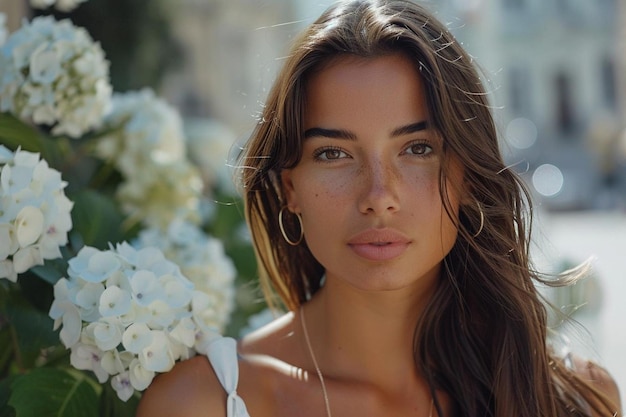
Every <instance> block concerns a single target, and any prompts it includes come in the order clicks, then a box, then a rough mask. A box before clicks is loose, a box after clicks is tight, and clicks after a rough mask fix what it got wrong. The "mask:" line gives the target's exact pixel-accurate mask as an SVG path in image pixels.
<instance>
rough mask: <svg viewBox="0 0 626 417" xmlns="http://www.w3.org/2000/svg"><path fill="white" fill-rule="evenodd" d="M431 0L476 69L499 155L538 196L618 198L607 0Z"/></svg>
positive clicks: (559, 203)
mask: <svg viewBox="0 0 626 417" xmlns="http://www.w3.org/2000/svg"><path fill="white" fill-rule="evenodd" d="M619 1H620V2H621V1H622V0H619ZM432 3H433V9H435V10H437V11H438V13H439V14H440V16H439V17H440V18H442V20H444V21H447V22H448V23H449V26H450V28H451V30H452V31H453V32H454V33H455V34H456V35H457V37H458V39H459V40H460V41H462V42H463V43H464V46H465V47H466V49H467V50H468V51H469V52H470V53H471V54H472V55H473V56H474V57H476V60H477V62H478V63H479V64H480V65H481V67H482V68H483V69H484V74H485V80H486V82H487V85H488V87H489V88H490V90H491V91H492V93H493V104H494V107H495V109H496V110H495V114H496V117H497V119H498V122H499V126H500V128H501V134H502V138H503V149H504V152H505V154H506V158H507V162H508V163H510V164H517V165H516V169H517V170H518V171H520V172H522V173H524V176H525V177H526V178H527V180H528V182H529V183H530V184H531V188H532V189H533V190H534V191H536V193H537V197H538V200H539V201H540V202H541V203H542V205H543V206H544V207H545V208H548V209H568V210H571V209H591V208H616V207H619V206H622V207H623V206H624V204H625V203H626V201H625V200H624V198H623V195H626V178H624V175H625V174H626V171H625V170H624V168H625V162H626V155H622V154H620V153H619V152H618V148H619V147H620V143H619V132H620V131H621V129H620V128H621V126H620V124H621V117H620V110H619V107H620V106H619V101H620V98H619V94H618V74H620V72H619V71H618V66H619V60H620V59H623V55H624V53H623V49H618V47H617V42H616V40H617V36H618V35H617V30H618V22H617V16H618V13H617V9H618V3H617V1H616V0H597V1H594V2H588V1H585V0H471V1H461V0H439V1H434V2H432ZM620 51H621V52H620ZM621 74H623V72H621Z"/></svg>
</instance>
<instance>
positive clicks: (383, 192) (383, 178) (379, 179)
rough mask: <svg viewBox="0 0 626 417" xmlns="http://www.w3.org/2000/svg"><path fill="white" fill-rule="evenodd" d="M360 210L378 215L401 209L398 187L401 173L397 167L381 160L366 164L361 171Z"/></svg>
mask: <svg viewBox="0 0 626 417" xmlns="http://www.w3.org/2000/svg"><path fill="white" fill-rule="evenodd" d="M359 180H360V183H361V184H360V187H361V189H360V196H359V202H358V206H359V211H360V212H362V213H364V214H369V213H372V214H374V215H377V216H381V215H384V214H391V213H394V212H396V211H398V210H399V209H400V199H399V195H398V187H399V183H400V175H399V172H398V169H397V167H394V166H393V164H391V163H388V162H384V161H381V160H374V161H371V162H368V163H367V164H364V166H363V168H362V172H360V173H359Z"/></svg>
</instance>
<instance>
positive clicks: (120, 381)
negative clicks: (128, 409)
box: [111, 372, 135, 402]
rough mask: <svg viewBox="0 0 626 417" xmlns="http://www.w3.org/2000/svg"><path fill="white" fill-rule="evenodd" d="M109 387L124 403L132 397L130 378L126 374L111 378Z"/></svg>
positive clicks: (132, 390)
mask: <svg viewBox="0 0 626 417" xmlns="http://www.w3.org/2000/svg"><path fill="white" fill-rule="evenodd" d="M111 386H112V387H113V389H114V390H115V392H116V393H117V396H118V398H119V399H120V400H122V401H124V402H126V401H128V399H129V398H130V397H132V396H133V393H134V392H135V390H134V389H133V386H132V384H131V382H130V376H129V373H128V372H124V373H121V374H119V375H116V376H114V377H113V378H111Z"/></svg>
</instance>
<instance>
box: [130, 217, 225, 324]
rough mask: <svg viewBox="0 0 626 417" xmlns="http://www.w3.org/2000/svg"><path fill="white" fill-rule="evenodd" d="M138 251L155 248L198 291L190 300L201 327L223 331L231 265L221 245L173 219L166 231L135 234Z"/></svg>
mask: <svg viewBox="0 0 626 417" xmlns="http://www.w3.org/2000/svg"><path fill="white" fill-rule="evenodd" d="M133 245H134V246H136V247H139V248H145V247H155V248H159V249H160V250H162V251H163V253H164V254H165V257H166V258H167V259H169V260H170V261H173V262H175V263H176V264H177V265H179V266H180V268H181V270H182V273H183V274H184V275H185V276H186V277H187V278H188V279H189V280H190V281H191V282H193V284H194V285H195V288H196V290H198V291H199V293H198V294H197V296H196V297H195V298H194V300H193V302H194V304H195V305H194V307H195V308H194V310H196V311H198V312H199V314H198V316H197V317H196V319H197V320H199V321H201V322H202V323H203V325H204V326H206V327H210V328H217V329H219V330H223V329H224V326H225V325H226V323H227V321H228V318H229V317H230V314H231V313H232V310H233V308H234V297H235V291H234V285H233V284H234V280H235V275H236V271H235V266H234V264H233V262H232V261H231V259H230V258H228V257H227V256H226V254H225V253H224V246H223V245H222V242H221V241H220V240H218V239H215V238H212V237H211V236H208V235H207V234H206V233H204V232H203V231H202V230H200V229H199V228H198V227H196V226H195V225H193V224H191V223H188V222H184V221H181V220H176V221H174V222H172V223H171V224H170V226H169V227H168V228H167V230H161V229H157V228H151V229H145V230H143V231H141V232H140V233H139V237H138V239H137V242H135V243H134V244H133Z"/></svg>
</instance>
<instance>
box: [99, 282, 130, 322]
mask: <svg viewBox="0 0 626 417" xmlns="http://www.w3.org/2000/svg"><path fill="white" fill-rule="evenodd" d="M130 306H131V296H130V293H129V292H128V291H124V290H122V289H121V288H120V287H117V286H112V287H108V288H107V289H106V290H104V292H103V293H102V295H101V296H100V307H99V309H100V314H102V316H103V317H110V316H121V315H123V314H126V313H128V312H129V311H130Z"/></svg>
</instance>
